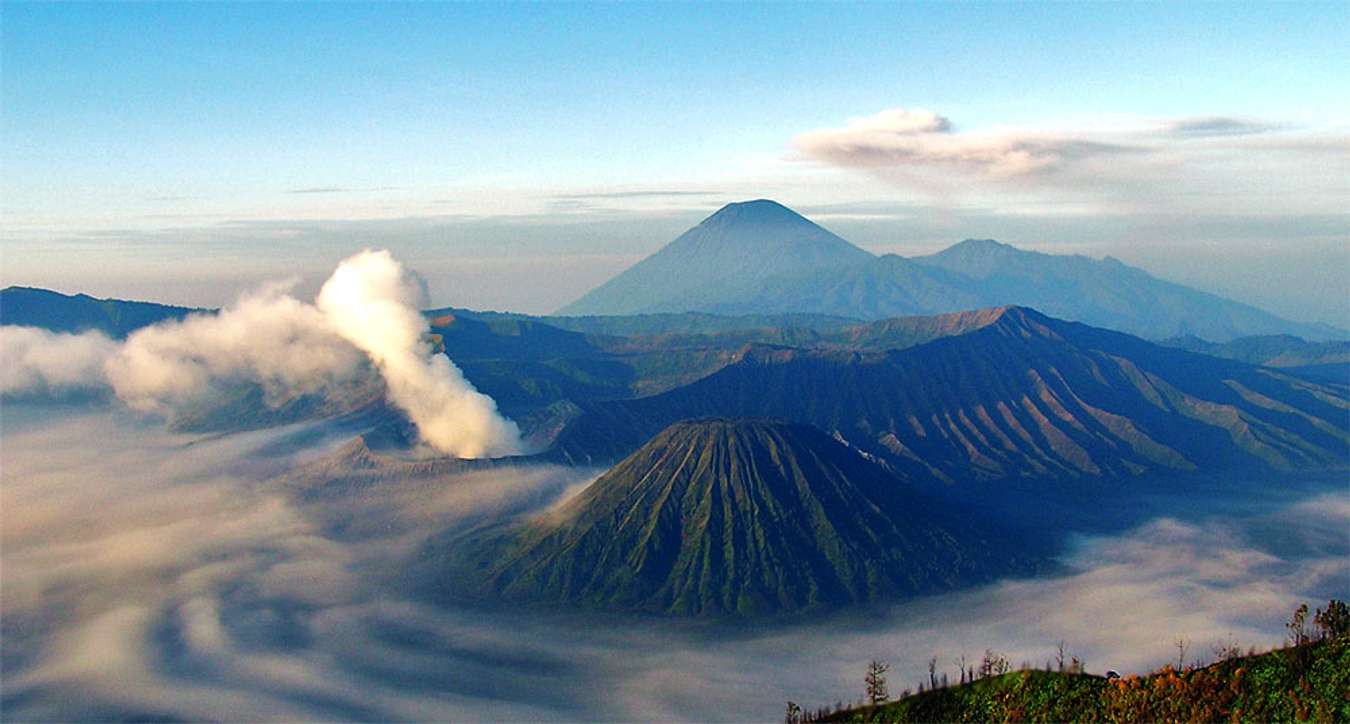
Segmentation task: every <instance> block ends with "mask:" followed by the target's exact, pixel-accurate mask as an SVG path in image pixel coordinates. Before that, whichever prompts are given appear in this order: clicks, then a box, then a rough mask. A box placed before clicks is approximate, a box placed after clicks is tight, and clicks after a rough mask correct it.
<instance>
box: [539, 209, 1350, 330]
mask: <svg viewBox="0 0 1350 724" xmlns="http://www.w3.org/2000/svg"><path fill="white" fill-rule="evenodd" d="M1006 305H1018V306H1030V307H1034V308H1037V309H1041V310H1043V311H1045V312H1046V313H1048V314H1052V315H1055V316H1057V317H1061V318H1064V319H1072V320H1075V321H1081V322H1085V323H1087V324H1092V325H1094V326H1100V327H1106V328H1109V329H1118V330H1121V331H1125V332H1129V333H1131V334H1136V335H1140V336H1143V337H1147V338H1150V339H1161V338H1167V337H1174V336H1178V335H1186V334H1192V335H1197V336H1200V337H1204V338H1206V339H1214V340H1219V341H1227V340H1230V339H1233V338H1236V337H1241V336H1247V335H1253V334H1295V335H1300V336H1303V337H1307V338H1311V339H1336V338H1344V337H1345V336H1347V334H1350V333H1347V332H1345V331H1344V330H1338V329H1335V328H1333V327H1330V326H1327V325H1321V324H1304V323H1299V322H1293V321H1290V320H1286V319H1282V318H1280V317H1277V316H1275V315H1273V314H1270V313H1268V312H1265V311H1262V310H1260V309H1257V308H1255V307H1252V306H1249V305H1246V304H1242V303H1239V302H1234V301H1231V300H1228V299H1224V298H1222V297H1219V296H1217V295H1214V294H1209V293H1207V292H1202V291H1198V290H1195V289H1191V288H1189V287H1185V286H1183V285H1180V284H1175V283H1172V282H1167V281H1163V280H1161V279H1158V278H1156V277H1153V276H1152V275H1150V274H1148V273H1147V272H1145V271H1143V270H1141V269H1137V268H1134V267H1130V266H1127V265H1125V264H1123V263H1121V262H1120V261H1118V260H1116V259H1113V258H1111V257H1107V258H1105V259H1100V260H1099V259H1091V258H1088V257H1085V256H1076V255H1075V256H1066V255H1053V254H1042V253H1037V252H1028V251H1022V250H1020V249H1017V248H1014V247H1012V246H1009V245H1007V244H1001V243H999V242H996V241H993V240H990V239H969V240H966V241H963V242H961V243H959V244H956V245H954V246H952V247H950V248H948V249H946V250H944V251H942V252H939V253H937V254H933V255H931V256H924V257H915V258H908V259H907V258H904V257H900V256H896V255H894V254H888V255H885V256H881V257H874V256H872V255H871V254H868V253H867V252H865V251H863V250H861V249H858V248H857V247H854V246H852V245H850V244H848V242H846V241H844V240H843V239H840V238H839V237H837V236H835V235H834V234H830V233H829V232H826V231H825V230H823V229H821V228H820V227H817V226H815V225H814V224H811V223H810V222H809V221H807V220H806V219H804V218H802V217H801V216H799V215H797V214H795V213H794V212H792V211H790V210H788V209H786V208H785V207H783V206H781V205H779V204H775V203H773V202H771V201H754V202H749V203H746V204H732V205H730V206H727V207H725V208H723V209H722V210H721V211H718V212H717V213H716V214H713V215H712V216H711V217H709V218H708V219H706V220H705V221H704V222H703V223H702V224H700V225H699V226H697V227H695V228H693V229H691V230H690V231H688V232H686V233H685V234H684V235H683V236H681V237H680V238H679V239H676V240H675V241H674V242H671V243H670V244H669V245H667V246H666V247H665V248H663V249H661V250H660V251H658V252H657V253H656V254H653V255H652V256H650V257H648V258H647V259H644V260H643V261H641V262H639V263H638V264H636V265H634V266H633V267H632V268H630V269H628V270H627V271H625V272H623V273H621V274H619V275H618V276H616V277H615V278H614V279H612V280H610V281H609V282H607V283H605V284H604V285H602V286H600V287H598V288H597V289H595V290H594V291H592V292H590V293H589V294H587V295H586V296H584V297H582V298H581V299H579V300H577V301H576V302H574V303H573V304H571V305H569V306H567V307H564V309H563V313H564V314H589V315H607V314H632V313H635V312H644V313H646V312H651V313H657V312H666V313H670V312H712V313H717V314H724V315H747V314H761V315H763V314H783V313H790V314H814V315H827V316H832V317H845V318H860V319H882V318H887V317H895V316H905V315H919V314H929V315H931V314H943V313H947V312H956V311H961V310H968V309H975V308H980V307H992V306H1006Z"/></svg>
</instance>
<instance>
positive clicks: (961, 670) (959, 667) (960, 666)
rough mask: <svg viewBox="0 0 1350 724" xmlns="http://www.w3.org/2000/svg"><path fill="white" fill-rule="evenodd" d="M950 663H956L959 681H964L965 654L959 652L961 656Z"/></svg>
mask: <svg viewBox="0 0 1350 724" xmlns="http://www.w3.org/2000/svg"><path fill="white" fill-rule="evenodd" d="M952 663H953V664H956V667H957V668H956V670H957V671H958V672H959V673H960V674H961V683H962V684H964V683H966V655H965V654H961V658H959V659H956V660H955V661H952Z"/></svg>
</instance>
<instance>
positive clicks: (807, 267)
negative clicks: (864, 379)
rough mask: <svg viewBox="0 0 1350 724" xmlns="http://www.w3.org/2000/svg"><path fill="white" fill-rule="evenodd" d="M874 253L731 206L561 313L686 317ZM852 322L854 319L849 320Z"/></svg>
mask: <svg viewBox="0 0 1350 724" xmlns="http://www.w3.org/2000/svg"><path fill="white" fill-rule="evenodd" d="M871 257H872V255H871V254H869V253H867V252H866V251H863V250H862V249H859V248H858V247H856V246H854V245H852V244H850V243H848V242H847V241H844V240H843V239H841V238H839V237H838V236H836V235H834V234H832V233H830V232H829V231H826V230H825V229H823V228H821V227H820V226H817V225H816V224H814V223H812V222H810V221H808V220H807V219H805V218H804V217H802V216H801V215H800V214H798V213H797V212H795V211H792V210H791V209H789V208H787V207H785V206H783V205H781V204H778V203H776V202H773V201H767V200H763V199H761V200H757V201H746V202H743V203H736V204H728V205H727V206H724V207H723V208H722V209H721V210H719V211H718V212H717V213H715V214H713V215H712V216H709V217H708V218H706V219H704V220H703V222H702V223H700V224H699V225H698V226H695V227H694V228H692V229H690V230H689V231H686V232H685V233H683V234H681V235H680V237H679V238H677V239H675V240H674V241H672V242H670V243H669V244H667V245H666V246H664V247H662V249H661V250H660V251H658V252H656V253H655V254H652V255H651V256H649V257H647V258H646V259H643V260H642V261H640V262H638V263H637V264H635V265H633V267H631V268H630V269H628V270H627V271H625V272H623V273H622V274H620V275H618V276H616V277H614V278H613V279H611V280H609V281H608V282H606V283H605V284H603V285H601V286H600V287H598V288H596V289H595V290H594V291H592V292H590V293H589V294H587V295H586V296H584V297H582V298H581V299H578V300H577V301H575V302H573V303H571V304H569V305H567V306H566V307H563V308H562V309H561V310H559V313H560V314H566V315H585V314H639V313H649V312H684V311H691V310H695V309H697V308H700V307H702V306H703V305H694V304H691V300H696V299H699V298H701V297H702V296H704V295H712V296H714V297H720V296H725V295H726V294H728V293H730V292H731V291H732V290H737V293H741V294H745V293H749V291H750V290H752V289H753V288H754V287H755V286H756V285H757V284H759V283H761V282H763V281H764V280H766V279H771V278H773V277H775V276H779V275H787V274H799V273H806V272H812V271H819V270H822V269H833V268H838V267H841V266H847V265H849V264H856V263H859V262H863V261H866V260H868V259H870V258H871ZM843 316H851V315H843Z"/></svg>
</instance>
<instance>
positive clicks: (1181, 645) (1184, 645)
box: [1176, 638, 1191, 671]
mask: <svg viewBox="0 0 1350 724" xmlns="http://www.w3.org/2000/svg"><path fill="white" fill-rule="evenodd" d="M1176 647H1177V671H1181V670H1182V669H1183V668H1185V666H1186V650H1187V649H1189V648H1190V647H1191V642H1190V641H1188V640H1186V639H1183V638H1178V639H1177V640H1176Z"/></svg>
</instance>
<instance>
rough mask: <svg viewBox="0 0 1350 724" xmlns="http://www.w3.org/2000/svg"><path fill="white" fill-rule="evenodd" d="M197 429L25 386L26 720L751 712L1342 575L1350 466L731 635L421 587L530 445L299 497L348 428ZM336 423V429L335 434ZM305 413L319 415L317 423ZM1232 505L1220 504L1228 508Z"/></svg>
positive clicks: (11, 611) (1282, 610)
mask: <svg viewBox="0 0 1350 724" xmlns="http://www.w3.org/2000/svg"><path fill="white" fill-rule="evenodd" d="M315 432H316V431H315V430H306V429H302V428H289V429H286V430H280V431H270V432H266V433H249V434H238V435H230V436H224V437H216V438H202V437H187V436H181V435H174V434H170V433H166V432H163V430H162V428H161V427H159V426H157V425H155V424H153V423H150V422H147V421H143V420H140V419H139V418H137V417H135V416H134V415H133V414H132V413H129V412H125V411H114V410H108V409H101V410H91V409H81V408H73V407H64V408H60V407H41V406H37V405H18V404H11V405H6V407H5V409H4V413H3V420H2V421H0V445H2V446H3V486H0V515H2V516H3V521H2V522H3V527H2V533H0V545H2V546H3V547H2V549H0V550H2V551H3V573H0V584H2V585H0V606H2V610H3V618H2V619H0V634H2V635H3V654H2V656H3V658H0V665H2V666H3V687H2V688H3V701H0V704H2V705H3V710H4V712H5V716H6V718H9V719H42V718H51V719H67V720H68V719H77V718H99V719H110V718H119V717H138V718H139V717H172V718H190V719H201V718H212V719H299V718H311V719H312V718H320V719H347V718H356V719H459V720H464V719H492V720H503V719H514V720H519V719H540V718H543V719H552V718H557V719H644V720H654V719H662V720H664V719H699V720H708V719H738V720H744V719H756V720H770V719H776V718H777V717H779V716H780V715H781V711H782V709H783V706H784V702H785V701H786V700H788V699H791V700H793V701H796V702H799V703H801V704H803V705H806V706H818V705H822V704H827V703H833V702H834V701H835V700H836V699H841V698H842V699H844V700H846V701H847V700H852V699H856V698H857V696H858V694H859V693H860V690H861V679H862V674H863V668H864V666H865V664H866V662H867V660H868V659H871V658H880V659H886V660H889V661H890V662H891V663H892V665H893V666H892V673H891V675H890V680H891V688H892V690H893V691H898V690H900V689H902V688H906V687H913V686H915V685H916V684H917V682H918V681H920V680H921V679H923V678H926V667H927V662H928V659H929V657H930V656H937V657H938V660H939V666H940V667H942V668H943V669H945V670H946V671H948V672H949V673H950V675H951V676H952V677H955V666H954V664H953V661H954V660H956V659H958V658H959V657H960V656H961V655H963V654H964V655H965V657H966V658H967V660H972V661H978V659H979V657H980V656H981V655H982V654H983V652H984V650H985V649H986V648H992V649H995V650H996V651H999V652H1001V653H1003V654H1004V655H1006V656H1007V657H1008V658H1009V659H1010V660H1011V661H1012V662H1013V664H1014V665H1017V664H1019V663H1021V662H1022V661H1028V662H1031V663H1032V664H1034V665H1044V664H1045V662H1046V661H1047V660H1048V659H1050V658H1051V657H1052V656H1053V655H1054V651H1055V644H1056V642H1058V641H1060V640H1063V641H1065V642H1066V647H1067V650H1068V652H1069V653H1070V654H1072V655H1076V656H1079V657H1081V658H1083V659H1084V660H1085V661H1086V664H1087V668H1088V670H1089V671H1095V672H1103V671H1105V670H1106V669H1108V668H1110V669H1116V670H1119V671H1121V672H1140V671H1145V670H1149V669H1152V668H1154V667H1157V666H1159V665H1161V664H1163V663H1164V662H1167V661H1169V660H1175V657H1176V648H1175V644H1174V641H1175V640H1176V639H1177V638H1184V639H1187V640H1189V641H1190V642H1192V643H1191V649H1190V654H1189V655H1188V659H1193V658H1202V657H1204V656H1207V655H1209V652H1210V650H1211V648H1212V647H1213V646H1214V645H1216V644H1220V643H1228V642H1231V641H1237V642H1240V643H1241V644H1242V645H1244V646H1247V645H1256V646H1271V645H1274V644H1277V643H1278V642H1279V641H1280V639H1281V632H1282V626H1281V625H1282V622H1283V621H1284V620H1285V619H1286V618H1287V616H1288V613H1289V612H1290V611H1291V610H1292V609H1293V608H1294V607H1295V606H1296V605H1297V604H1298V603H1299V602H1302V601H1307V602H1309V603H1310V604H1316V603H1320V602H1324V601H1325V600H1326V599H1327V598H1328V597H1331V596H1337V597H1341V598H1346V597H1350V595H1348V594H1350V491H1347V490H1346V489H1345V487H1344V483H1341V484H1340V486H1339V487H1337V486H1335V485H1334V484H1333V487H1332V489H1330V490H1325V489H1324V490H1323V492H1321V493H1316V492H1314V493H1308V494H1307V495H1305V496H1303V499H1301V500H1295V501H1293V502H1288V503H1285V504H1282V505H1279V506H1275V507H1272V506H1271V505H1269V504H1268V503H1263V504H1261V505H1260V506H1256V505H1253V506H1251V507H1249V508H1248V509H1245V510H1244V509H1243V508H1241V507H1234V506H1231V505H1230V506H1227V507H1224V508H1223V510H1224V511H1225V512H1224V513H1223V514H1222V515H1221V516H1213V515H1211V516H1192V517H1188V518H1186V519H1184V520H1182V519H1174V518H1158V519H1154V520H1151V521H1148V522H1146V523H1144V524H1142V525H1139V526H1137V527H1134V528H1132V529H1130V530H1128V531H1126V532H1124V533H1121V534H1117V535H1111V536H1085V537H1080V538H1078V539H1077V540H1076V542H1075V543H1074V545H1073V546H1072V547H1071V550H1070V552H1069V553H1068V554H1067V555H1066V556H1065V558H1064V561H1065V563H1066V564H1068V566H1069V567H1070V568H1071V570H1072V571H1073V572H1072V573H1070V574H1068V575H1065V576H1063V577H1059V578H1053V579H1042V580H1035V581H1009V582H1004V583H1000V584H997V585H993V586H989V587H986V588H982V589H978V590H972V591H968V592H964V593H960V594H953V595H946V596H938V597H933V598H928V599H922V600H918V601H913V602H910V603H907V604H903V605H899V606H896V607H895V608H894V609H892V610H891V611H890V612H888V613H886V614H885V615H876V616H867V617H860V616H851V617H838V616H836V617H830V618H828V619H825V620H821V621H818V622H815V623H811V624H798V625H793V626H787V627H770V628H761V629H758V630H755V631H745V632H741V633H738V634H736V635H733V636H728V635H727V632H726V631H725V630H723V629H718V630H716V631H715V632H714V631H710V630H708V629H707V628H705V627H700V626H697V625H691V624H688V623H679V622H674V621H666V620H651V619H636V620H635V619H630V618H626V617H620V616H565V615H548V614H541V613H534V614H530V613H524V612H519V611H515V612H512V611H491V612H487V611H481V610H468V609H463V610H460V609H446V608H437V607H433V606H429V605H426V604H424V603H419V602H417V601H415V600H412V599H411V598H410V597H409V596H408V595H406V594H405V593H404V591H403V590H402V588H403V586H401V585H400V583H399V580H398V577H397V572H398V571H399V569H400V565H401V561H404V560H406V557H407V556H408V555H410V554H411V553H412V552H413V551H415V550H416V548H417V546H418V544H419V542H420V541H421V540H422V538H423V537H424V536H426V535H429V534H432V533H436V532H440V531H443V530H445V529H447V528H449V527H452V526H455V525H464V524H467V522H468V521H472V520H474V519H475V518H480V517H481V516H484V515H505V514H510V513H512V512H517V511H519V510H520V509H522V508H523V507H528V506H537V505H541V504H545V503H546V502H547V501H548V500H551V499H554V498H556V497H558V496H560V495H565V494H567V491H569V490H575V489H576V488H577V486H578V485H580V484H583V483H585V482H586V481H587V480H588V479H590V477H592V476H594V475H595V474H596V471H594V470H590V471H586V470H574V469H567V468H544V467H530V468H516V469H497V470H490V471H478V472H473V473H465V474H461V475H457V476H451V477H445V478H442V479H437V480H425V479H420V480H415V481H409V482H406V483H398V484H388V485H386V486H381V487H379V488H378V489H372V488H362V489H356V490H350V491H346V492H343V493H333V494H332V495H324V496H314V495H310V496H305V495H300V494H299V490H298V488H297V486H296V484H294V483H293V482H291V483H288V482H284V481H279V480H278V478H279V476H283V475H284V473H285V472H286V471H287V470H289V469H292V468H293V467H294V466H296V465H299V464H302V463H304V462H306V461H309V460H313V459H317V458H318V457H320V456H322V455H323V454H325V453H326V452H327V451H330V450H331V449H332V448H333V446H335V445H337V444H339V443H340V442H341V440H342V436H341V435H338V434H334V435H331V436H324V435H321V434H320V435H316V434H313V433H315ZM320 432H321V431H320ZM302 433H307V434H302ZM1216 509H1217V508H1216Z"/></svg>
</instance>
